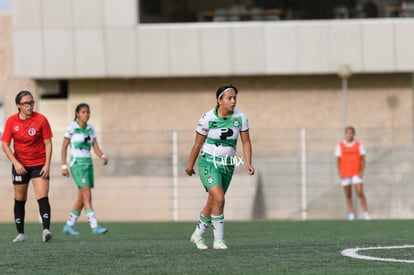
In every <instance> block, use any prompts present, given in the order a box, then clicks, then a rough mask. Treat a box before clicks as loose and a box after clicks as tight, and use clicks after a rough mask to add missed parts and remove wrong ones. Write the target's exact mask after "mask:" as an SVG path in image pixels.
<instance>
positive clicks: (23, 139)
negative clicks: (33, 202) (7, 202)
mask: <svg viewBox="0 0 414 275" xmlns="http://www.w3.org/2000/svg"><path fill="white" fill-rule="evenodd" d="M15 103H16V106H17V110H18V113H17V114H14V115H12V116H10V117H9V118H8V119H7V121H6V125H5V127H4V131H3V136H2V141H3V144H2V148H3V152H4V153H5V154H6V156H7V158H8V159H9V160H10V161H11V163H12V176H13V187H14V220H15V223H16V228H17V232H18V235H17V237H16V238H15V239H14V240H13V242H24V241H25V240H26V236H25V234H24V217H25V204H26V200H27V190H28V187H29V181H30V180H31V181H32V183H33V188H34V191H35V195H36V199H37V202H38V204H39V213H40V217H41V219H42V225H43V232H42V240H43V241H44V242H47V241H49V240H50V239H51V238H52V233H51V232H50V229H49V228H50V204H49V197H48V194H49V169H50V160H51V158H52V137H53V134H52V130H51V129H50V125H49V122H48V121H47V119H46V117H45V116H43V115H41V114H39V113H37V112H34V111H33V107H34V104H35V101H34V100H33V95H32V94H31V93H30V92H29V91H21V92H19V93H18V94H17V95H16V98H15ZM12 140H13V151H14V152H13V151H12V149H11V147H10V143H11V141H12Z"/></svg>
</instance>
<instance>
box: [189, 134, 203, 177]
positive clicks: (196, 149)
mask: <svg viewBox="0 0 414 275" xmlns="http://www.w3.org/2000/svg"><path fill="white" fill-rule="evenodd" d="M205 140H206V136H203V135H201V134H200V133H198V132H196V138H195V141H194V145H193V148H191V152H190V156H189V157H188V162H187V166H186V168H185V173H186V174H187V175H189V176H192V175H193V174H195V172H194V164H195V162H196V159H197V157H198V154H199V153H200V150H201V147H202V146H203V144H204V142H205Z"/></svg>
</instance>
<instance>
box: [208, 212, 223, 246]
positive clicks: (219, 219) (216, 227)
mask: <svg viewBox="0 0 414 275" xmlns="http://www.w3.org/2000/svg"><path fill="white" fill-rule="evenodd" d="M211 225H212V226H213V234H214V241H222V240H223V236H224V215H223V214H221V215H220V216H214V215H211Z"/></svg>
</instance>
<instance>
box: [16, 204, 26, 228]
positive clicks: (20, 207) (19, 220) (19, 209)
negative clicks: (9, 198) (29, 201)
mask: <svg viewBox="0 0 414 275" xmlns="http://www.w3.org/2000/svg"><path fill="white" fill-rule="evenodd" d="M25 205H26V201H18V200H16V199H15V200H14V222H15V224H16V229H17V232H19V233H24V216H25V213H26V212H25Z"/></svg>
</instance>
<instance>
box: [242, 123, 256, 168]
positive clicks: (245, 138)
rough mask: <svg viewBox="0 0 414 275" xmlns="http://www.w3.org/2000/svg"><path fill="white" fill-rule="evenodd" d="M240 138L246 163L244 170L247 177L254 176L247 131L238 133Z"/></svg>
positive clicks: (250, 145)
mask: <svg viewBox="0 0 414 275" xmlns="http://www.w3.org/2000/svg"><path fill="white" fill-rule="evenodd" d="M240 138H241V141H242V144H243V155H244V159H245V161H246V170H247V173H249V175H254V167H253V165H252V143H251V141H250V135H249V130H247V131H242V132H240Z"/></svg>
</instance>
